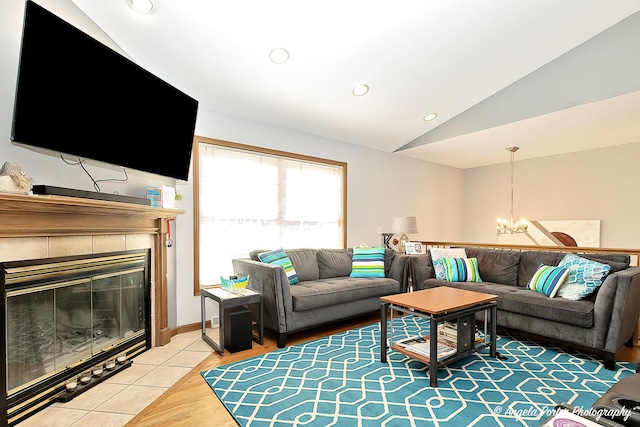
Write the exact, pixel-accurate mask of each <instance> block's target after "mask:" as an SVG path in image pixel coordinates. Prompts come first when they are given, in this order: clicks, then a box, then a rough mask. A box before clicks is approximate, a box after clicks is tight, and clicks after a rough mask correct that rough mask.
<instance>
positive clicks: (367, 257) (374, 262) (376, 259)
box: [349, 248, 384, 277]
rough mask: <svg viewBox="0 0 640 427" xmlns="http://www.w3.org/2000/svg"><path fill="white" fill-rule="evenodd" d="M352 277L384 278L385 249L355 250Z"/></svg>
mask: <svg viewBox="0 0 640 427" xmlns="http://www.w3.org/2000/svg"><path fill="white" fill-rule="evenodd" d="M349 276H351V277H384V248H353V258H352V261H351V274H350V275H349Z"/></svg>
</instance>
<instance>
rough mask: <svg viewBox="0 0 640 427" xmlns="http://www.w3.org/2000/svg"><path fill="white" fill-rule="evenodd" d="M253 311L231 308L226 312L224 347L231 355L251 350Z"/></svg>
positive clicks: (238, 307) (240, 307) (239, 307)
mask: <svg viewBox="0 0 640 427" xmlns="http://www.w3.org/2000/svg"><path fill="white" fill-rule="evenodd" d="M251 340H252V338H251V310H250V309H248V308H247V307H244V306H237V307H230V308H228V309H227V310H225V312H224V347H225V348H226V349H227V350H229V351H230V352H231V353H235V352H237V351H242V350H248V349H250V348H251V342H252V341H251Z"/></svg>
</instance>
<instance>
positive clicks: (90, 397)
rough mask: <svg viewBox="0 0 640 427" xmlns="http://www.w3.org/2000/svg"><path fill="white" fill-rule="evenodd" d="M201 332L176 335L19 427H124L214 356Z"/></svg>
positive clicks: (20, 424)
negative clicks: (116, 372)
mask: <svg viewBox="0 0 640 427" xmlns="http://www.w3.org/2000/svg"><path fill="white" fill-rule="evenodd" d="M212 351H213V350H212V349H211V347H209V345H208V344H207V343H206V342H204V341H203V340H202V338H201V332H200V331H199V330H197V331H191V332H186V333H183V334H179V335H175V336H174V337H172V338H171V342H170V343H169V344H167V345H165V346H162V347H154V348H152V349H151V350H149V351H146V352H144V353H142V354H141V355H139V356H137V357H136V358H134V359H133V363H132V365H131V366H130V367H129V368H127V369H124V370H123V371H122V372H119V373H118V374H117V375H114V376H113V377H111V378H109V379H107V380H105V381H104V382H102V383H100V384H98V385H96V386H95V387H93V388H92V389H90V390H87V391H86V392H84V393H82V394H81V395H79V396H77V397H76V398H74V399H73V400H72V401H70V402H65V403H54V404H52V405H51V406H49V407H47V408H45V409H43V410H42V411H40V412H38V413H37V414H35V415H33V416H32V417H29V418H27V419H26V420H24V421H22V422H21V423H18V424H17V425H18V426H19V427H79V426H86V425H94V426H100V427H122V426H124V425H125V424H126V423H127V422H129V420H131V419H132V418H133V417H134V416H135V415H136V414H138V413H139V412H140V411H141V410H143V409H144V408H146V407H147V405H149V404H150V403H151V402H153V401H154V400H155V399H156V398H158V397H159V396H160V395H161V394H162V393H164V392H165V391H166V390H167V389H168V388H169V387H171V386H172V385H173V384H174V383H175V382H176V381H178V380H179V379H180V378H182V377H183V376H184V375H185V374H186V373H187V372H189V371H190V370H191V369H192V368H194V367H195V366H196V365H197V364H198V363H200V362H201V361H202V360H204V359H205V358H206V357H207V356H209V355H210V354H211V353H212Z"/></svg>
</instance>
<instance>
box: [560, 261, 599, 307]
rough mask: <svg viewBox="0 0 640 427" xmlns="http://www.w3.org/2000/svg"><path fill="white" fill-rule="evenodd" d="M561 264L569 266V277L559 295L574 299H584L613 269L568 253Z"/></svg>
mask: <svg viewBox="0 0 640 427" xmlns="http://www.w3.org/2000/svg"><path fill="white" fill-rule="evenodd" d="M559 265H560V266H562V267H567V268H569V277H568V278H567V281H566V283H565V284H564V285H563V286H562V287H561V288H560V290H559V291H558V296H559V297H562V298H566V299H569V300H573V301H575V300H579V299H582V298H584V297H586V296H588V295H589V294H591V293H592V292H593V291H595V290H596V289H597V288H598V287H599V286H600V285H601V284H602V281H603V280H604V278H605V276H606V275H607V274H608V273H609V271H610V270H611V267H610V266H609V265H607V264H603V263H601V262H597V261H592V260H589V259H586V258H583V257H580V256H578V255H574V254H566V255H565V257H564V258H563V259H562V261H560V264H559Z"/></svg>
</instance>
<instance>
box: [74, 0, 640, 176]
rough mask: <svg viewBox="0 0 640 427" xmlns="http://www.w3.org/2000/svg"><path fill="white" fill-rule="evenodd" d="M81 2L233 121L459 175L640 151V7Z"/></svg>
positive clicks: (204, 104) (457, 0)
mask: <svg viewBox="0 0 640 427" xmlns="http://www.w3.org/2000/svg"><path fill="white" fill-rule="evenodd" d="M72 1H73V3H74V4H75V5H77V6H78V7H79V8H80V9H81V10H82V11H83V12H84V13H85V14H86V15H87V16H89V17H90V18H91V19H92V20H93V21H94V22H95V23H96V24H97V25H99V26H100V27H101V28H102V30H103V31H104V32H106V33H107V34H108V35H109V36H110V37H111V38H112V39H113V40H114V41H115V42H116V43H117V44H118V45H119V46H120V47H121V48H122V49H123V50H124V51H125V52H126V53H127V54H128V56H129V57H131V58H132V59H133V60H134V61H136V62H137V63H138V64H139V65H141V66H143V67H144V68H146V69H147V70H149V71H151V72H152V73H154V74H156V75H157V76H159V77H160V78H162V79H164V80H166V81H168V82H169V83H171V84H173V85H174V86H176V87H178V88H179V89H181V90H182V91H184V92H186V93H188V94H189V95H191V96H192V97H194V98H196V99H198V101H199V102H200V108H204V109H208V110H213V111H216V112H219V113H223V114H228V115H233V116H238V117H243V118H247V119H250V120H254V121H258V122H264V123H269V124H272V125H274V126H279V127H284V128H289V129H294V130H298V131H302V132H306V133H310V134H314V135H319V136H322V137H326V138H331V139H334V140H338V141H343V142H345V143H351V144H357V145H361V146H366V147H371V148H374V149H378V150H383V151H386V152H396V153H398V154H399V155H405V156H411V157H416V158H420V159H424V160H428V161H431V162H435V163H441V164H445V165H450V166H454V167H459V168H472V167H478V166H484V165H490V164H495V163H504V162H507V161H508V160H509V153H507V152H506V151H505V150H504V148H505V147H508V146H513V145H516V146H519V147H520V148H521V149H520V151H518V154H517V159H518V160H521V159H526V158H535V157H542V156H548V155H555V154H561V153H567V152H574V151H579V150H587V149H594V148H599V147H604V146H609V145H617V144H627V143H632V142H640V120H639V119H638V118H639V117H640V55H639V54H638V52H640V12H639V11H640V1H638V0H616V1H615V2H604V1H602V0H563V1H557V0H519V1H513V0H482V1H477V0H438V1H436V0H407V1H402V2H390V1H377V0H374V1H371V0H367V1H364V0H349V1H344V0H340V1H338V0H324V1H316V2H310V1H300V0H273V1H260V0H238V1H228V0H226V1H221V0H153V1H154V2H155V7H154V9H153V10H152V13H150V14H138V13H136V12H134V11H133V10H132V9H131V8H130V7H128V4H127V0H111V1H95V0H72ZM274 48H285V49H287V50H288V52H289V54H290V57H289V60H288V61H287V62H285V63H283V64H276V63H273V62H271V61H270V60H269V52H270V51H271V50H273V49H274ZM356 84H366V85H368V86H369V89H370V90H369V92H368V93H367V94H366V95H363V96H354V95H353V94H352V89H353V87H354V86H355V85H356ZM432 112H435V113H437V114H438V117H437V118H436V119H435V120H432V121H425V120H423V117H424V116H425V115H427V114H428V113H432ZM214 136H215V135H214Z"/></svg>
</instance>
